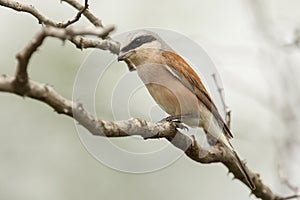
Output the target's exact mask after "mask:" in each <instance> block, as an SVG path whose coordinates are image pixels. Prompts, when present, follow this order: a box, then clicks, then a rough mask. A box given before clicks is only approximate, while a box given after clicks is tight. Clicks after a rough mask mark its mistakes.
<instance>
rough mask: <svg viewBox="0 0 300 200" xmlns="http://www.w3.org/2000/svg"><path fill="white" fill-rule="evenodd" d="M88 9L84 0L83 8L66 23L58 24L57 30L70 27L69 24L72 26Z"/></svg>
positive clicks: (86, 1) (86, 0)
mask: <svg viewBox="0 0 300 200" xmlns="http://www.w3.org/2000/svg"><path fill="white" fill-rule="evenodd" d="M88 7H89V4H88V0H85V1H84V6H83V7H82V8H81V9H79V12H78V13H77V14H76V16H75V17H74V19H71V20H68V21H67V22H62V23H59V24H58V27H59V28H66V27H68V26H70V25H71V24H74V23H75V22H77V21H78V20H79V19H80V18H81V16H82V14H83V13H84V11H86V10H87V9H88Z"/></svg>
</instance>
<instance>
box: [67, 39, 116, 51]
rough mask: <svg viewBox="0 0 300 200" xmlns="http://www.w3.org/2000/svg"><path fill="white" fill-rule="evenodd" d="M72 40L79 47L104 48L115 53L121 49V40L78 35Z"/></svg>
mask: <svg viewBox="0 0 300 200" xmlns="http://www.w3.org/2000/svg"><path fill="white" fill-rule="evenodd" d="M70 41H71V42H72V43H74V44H75V45H76V47H77V48H79V49H86V48H98V49H102V50H109V51H110V52H111V53H113V54H118V53H119V51H120V44H119V42H117V41H114V40H111V39H105V40H95V39H88V38H84V37H80V36H76V37H74V38H72V39H70Z"/></svg>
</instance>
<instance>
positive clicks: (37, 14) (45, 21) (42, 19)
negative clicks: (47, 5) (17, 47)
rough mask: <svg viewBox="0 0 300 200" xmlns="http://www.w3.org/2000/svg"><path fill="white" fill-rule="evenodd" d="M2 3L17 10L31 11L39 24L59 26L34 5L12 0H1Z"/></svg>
mask: <svg viewBox="0 0 300 200" xmlns="http://www.w3.org/2000/svg"><path fill="white" fill-rule="evenodd" d="M0 5H1V6H5V7H7V8H11V9H13V10H16V11H18V12H26V13H29V14H31V15H33V16H34V17H35V18H36V19H37V20H38V22H39V24H45V25H51V26H57V23H56V22H54V21H52V20H50V19H48V18H46V17H45V16H44V15H42V14H41V13H40V12H39V11H38V10H37V9H35V7H34V6H32V5H23V4H21V3H19V2H16V1H12V0H0Z"/></svg>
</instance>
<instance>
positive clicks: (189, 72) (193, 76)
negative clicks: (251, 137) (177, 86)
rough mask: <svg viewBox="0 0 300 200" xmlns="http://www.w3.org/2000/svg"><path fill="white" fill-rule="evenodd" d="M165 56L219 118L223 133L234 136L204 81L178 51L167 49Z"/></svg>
mask: <svg viewBox="0 0 300 200" xmlns="http://www.w3.org/2000/svg"><path fill="white" fill-rule="evenodd" d="M162 55H163V57H164V58H165V60H166V64H167V65H168V66H169V67H170V68H171V69H172V70H174V73H176V75H177V76H179V77H180V78H181V81H182V83H183V84H184V85H185V86H186V87H187V88H188V89H189V90H191V91H192V92H193V93H194V94H195V95H196V96H197V98H198V99H200V100H201V102H202V103H203V104H204V105H205V106H206V107H207V109H209V110H210V111H211V112H212V114H213V116H214V117H215V119H216V120H217V122H218V124H219V126H220V127H221V128H222V129H223V133H224V134H225V135H226V137H227V138H229V139H230V138H232V137H233V135H232V133H231V131H230V130H229V128H228V126H227V125H226V123H225V122H224V120H223V118H222V117H221V115H220V113H219V111H218V109H217V107H216V106H215V104H214V102H213V101H212V99H211V97H210V95H209V93H208V92H207V90H206V89H205V87H204V85H203V83H202V81H201V80H200V78H199V76H198V75H197V73H196V72H195V71H194V70H193V69H192V68H191V67H190V66H189V64H188V63H187V62H186V61H185V60H184V59H183V58H182V57H180V56H179V55H177V54H176V53H173V52H170V51H165V52H162Z"/></svg>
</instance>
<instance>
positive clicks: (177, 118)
mask: <svg viewBox="0 0 300 200" xmlns="http://www.w3.org/2000/svg"><path fill="white" fill-rule="evenodd" d="M159 122H173V123H174V124H175V125H176V127H177V128H180V129H183V130H186V131H188V130H189V128H188V127H187V126H185V125H184V124H183V123H182V121H181V115H173V116H168V117H166V118H163V119H162V120H160V121H159Z"/></svg>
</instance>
